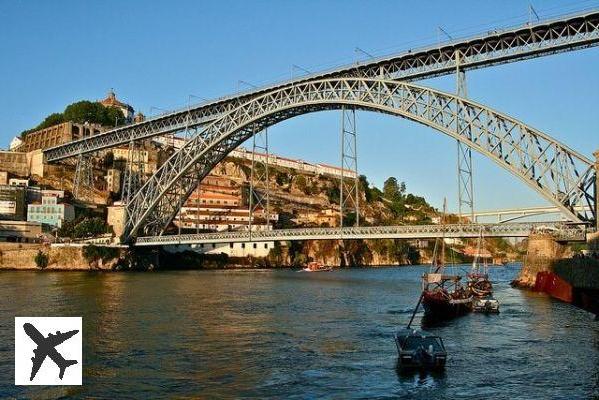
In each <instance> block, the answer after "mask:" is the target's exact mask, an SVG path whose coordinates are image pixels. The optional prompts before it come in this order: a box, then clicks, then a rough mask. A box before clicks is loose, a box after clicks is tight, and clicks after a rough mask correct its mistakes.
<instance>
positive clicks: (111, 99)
mask: <svg viewBox="0 0 599 400" xmlns="http://www.w3.org/2000/svg"><path fill="white" fill-rule="evenodd" d="M99 103H100V104H102V105H103V106H105V107H123V108H132V107H131V106H130V105H129V104H125V103H123V102H120V101H118V100H117V98H116V94H114V92H113V91H112V90H111V91H109V92H108V97H106V98H105V99H104V100H101V101H99Z"/></svg>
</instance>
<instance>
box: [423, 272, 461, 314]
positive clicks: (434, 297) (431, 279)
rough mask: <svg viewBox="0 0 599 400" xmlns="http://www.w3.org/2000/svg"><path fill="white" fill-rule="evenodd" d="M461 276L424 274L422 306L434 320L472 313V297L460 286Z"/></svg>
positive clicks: (425, 312)
mask: <svg viewBox="0 0 599 400" xmlns="http://www.w3.org/2000/svg"><path fill="white" fill-rule="evenodd" d="M460 279H461V277H460V276H457V275H442V274H424V276H423V282H424V288H423V298H422V306H423V307H424V314H425V315H426V316H427V317H428V318H433V319H439V320H440V319H451V318H455V317H459V316H461V315H464V314H467V313H469V312H470V311H472V296H471V295H470V294H469V293H468V291H467V290H466V289H464V288H463V287H462V286H461V284H460V282H459V281H460Z"/></svg>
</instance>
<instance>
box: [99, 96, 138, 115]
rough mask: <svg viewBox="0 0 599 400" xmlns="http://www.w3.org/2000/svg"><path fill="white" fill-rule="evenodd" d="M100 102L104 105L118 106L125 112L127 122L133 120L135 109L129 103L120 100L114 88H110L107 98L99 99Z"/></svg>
mask: <svg viewBox="0 0 599 400" xmlns="http://www.w3.org/2000/svg"><path fill="white" fill-rule="evenodd" d="M98 103H100V104H102V105H103V106H104V107H115V108H118V109H119V110H121V111H122V112H123V115H124V116H125V120H126V122H127V123H130V122H133V118H134V115H135V110H134V109H133V107H131V106H130V105H129V104H125V103H123V102H121V101H119V100H118V99H117V98H116V94H115V93H114V91H113V90H110V91H109V92H108V95H107V96H106V98H105V99H104V100H100V101H98Z"/></svg>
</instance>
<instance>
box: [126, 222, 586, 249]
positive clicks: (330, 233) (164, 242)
mask: <svg viewBox="0 0 599 400" xmlns="http://www.w3.org/2000/svg"><path fill="white" fill-rule="evenodd" d="M533 231H543V232H548V233H551V234H552V235H553V237H554V238H555V239H556V240H557V241H568V242H573V241H584V240H586V229H585V227H584V226H583V225H567V224H563V223H551V222H549V223H512V224H448V225H402V226H362V227H344V228H296V229H276V230H265V231H255V232H249V231H242V232H237V231H236V232H215V233H194V234H182V235H163V236H144V237H138V238H137V239H136V240H135V242H134V243H133V245H134V246H168V245H179V244H185V245H187V244H200V243H208V244H210V243H214V244H216V243H242V242H271V241H287V240H289V241H293V240H342V239H434V238H440V237H445V238H448V239H450V238H451V239H457V238H477V237H479V236H480V235H481V233H482V234H483V235H484V237H487V238H489V237H506V238H507V237H516V238H518V237H520V238H524V237H528V236H529V235H530V234H531V232H533Z"/></svg>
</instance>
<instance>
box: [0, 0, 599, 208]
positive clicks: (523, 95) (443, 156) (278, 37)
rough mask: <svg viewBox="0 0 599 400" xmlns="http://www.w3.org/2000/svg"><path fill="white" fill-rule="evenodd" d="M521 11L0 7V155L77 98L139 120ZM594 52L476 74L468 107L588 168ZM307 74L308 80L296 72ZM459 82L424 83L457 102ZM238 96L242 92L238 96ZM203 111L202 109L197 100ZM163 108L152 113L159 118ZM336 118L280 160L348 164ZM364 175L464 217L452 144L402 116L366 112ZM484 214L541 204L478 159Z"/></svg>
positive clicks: (299, 126) (558, 9)
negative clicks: (487, 110)
mask: <svg viewBox="0 0 599 400" xmlns="http://www.w3.org/2000/svg"><path fill="white" fill-rule="evenodd" d="M528 4H529V3H528V2H524V1H510V0H507V1H483V2H481V1H459V2H458V1H376V0H373V1H354V0H343V1H342V0H338V1H333V0H328V1H325V0H320V1H317V0H302V1H299V0H298V1H274V0H271V1H176V0H172V1H135V0H129V1H117V0H107V1H61V0H55V1H42V0H39V1H35V0H28V1H16V0H0V55H1V58H0V60H1V62H0V144H1V145H2V146H7V145H8V143H9V141H10V139H11V138H12V137H13V136H14V135H16V134H18V133H19V132H21V131H22V130H24V129H27V128H30V127H32V126H34V125H36V124H37V123H39V122H40V121H41V120H42V119H43V118H44V117H45V116H46V115H47V114H49V113H52V112H58V111H62V110H63V109H64V107H65V105H66V104H68V103H71V102H73V101H77V100H80V99H100V98H103V97H104V96H105V94H106V92H107V91H108V90H109V89H110V88H114V90H115V91H116V93H117V96H118V97H119V98H121V99H122V100H124V101H126V102H128V103H130V104H131V105H132V106H133V107H135V109H136V110H139V111H142V112H143V113H144V114H146V115H148V114H152V113H157V112H158V110H157V109H156V108H162V109H172V108H178V107H182V106H185V105H186V102H187V101H188V96H189V95H190V94H193V95H195V96H201V97H205V98H214V97H219V96H222V95H226V94H230V93H232V92H235V91H237V90H238V87H239V84H238V81H239V80H243V81H247V82H251V83H253V84H256V85H259V84H264V83H267V82H270V81H274V80H280V79H285V78H289V77H290V75H291V71H292V67H291V66H292V65H293V64H297V65H300V66H301V67H303V68H306V69H309V70H318V69H322V68H326V67H329V66H332V65H337V64H342V63H349V62H353V61H355V60H356V57H357V53H356V52H355V48H356V47H360V48H362V49H364V50H366V51H367V52H370V53H372V54H375V55H380V54H386V53H391V52H394V51H399V50H403V49H407V48H410V47H417V46H422V45H425V44H431V43H435V42H436V40H437V37H438V34H437V32H438V30H437V27H439V26H441V27H443V29H444V30H445V31H447V32H448V33H449V34H451V35H453V36H464V35H468V34H473V33H476V32H479V31H484V30H488V29H490V28H492V27H501V26H509V25H513V24H516V23H519V22H524V21H525V20H526V19H527V14H528ZM532 4H533V6H534V7H535V9H536V11H537V12H538V14H539V15H540V16H541V17H544V16H550V15H555V14H561V13H565V12H571V11H576V10H580V9H588V8H593V7H597V8H599V0H587V1H585V0H578V1H538V0H537V1H533V2H532ZM598 67H599V48H592V49H587V50H582V51H578V52H573V53H566V54H562V55H557V56H551V57H544V58H539V59H535V60H530V61H526V62H520V63H515V64H508V65H503V66H497V67H492V68H487V69H483V70H478V71H473V72H469V73H468V74H467V84H468V92H469V97H470V98H472V99H474V100H476V101H478V102H481V103H483V104H487V105H489V106H491V107H493V108H495V109H498V110H500V111H503V112H505V113H507V114H509V115H512V116H515V117H517V118H519V119H520V120H522V121H524V122H526V123H528V124H529V125H532V126H534V127H536V128H538V129H540V130H542V131H544V132H546V133H548V134H550V135H552V136H554V137H555V138H557V139H559V140H561V141H563V142H565V143H566V144H568V145H569V146H570V147H572V148H574V149H576V150H579V151H581V152H582V153H583V154H585V155H586V156H588V157H591V156H592V152H593V151H594V150H596V149H599V140H597V137H598V134H599V132H598V131H599V125H598V124H597V113H598V111H597V110H598V109H597V105H598V104H599V90H597V89H598V88H599V75H598V73H597V71H599V68H598ZM295 72H296V73H299V71H297V70H296V71H295ZM454 79H455V78H454V77H453V76H448V77H443V78H437V79H434V80H428V81H423V82H420V84H425V85H429V86H433V87H436V88H439V89H442V90H446V91H453V90H454V87H455V83H454ZM242 88H246V87H244V86H242ZM195 100H196V101H197V99H195ZM152 107H156V108H152ZM339 120H340V119H339V113H338V112H328V113H319V114H312V115H306V116H301V117H298V118H295V119H292V120H289V121H286V122H284V123H282V124H280V125H277V126H275V127H273V128H271V129H270V131H269V133H270V142H271V151H272V152H276V153H279V154H282V155H286V156H291V157H297V158H302V159H305V160H310V161H318V162H328V163H333V164H335V163H336V164H338V163H339V145H338V143H339ZM358 129H359V132H358V135H359V140H358V147H359V149H358V151H359V167H360V172H361V173H364V174H365V175H367V176H368V177H369V179H370V180H371V181H372V182H374V183H375V184H377V185H378V186H379V187H380V186H382V183H383V181H384V180H385V179H386V178H387V177H388V176H396V177H397V178H398V179H399V180H403V181H405V182H406V184H407V187H408V190H409V191H412V192H414V193H417V194H420V195H423V196H425V197H426V198H427V199H429V200H430V201H431V202H432V204H433V205H435V206H437V207H440V206H441V204H442V199H443V197H447V198H448V204H449V207H450V209H455V208H456V207H457V206H456V204H457V199H456V198H457V177H456V174H455V169H456V167H455V164H456V153H457V152H456V145H455V143H454V142H453V141H452V140H450V139H449V138H448V137H445V136H443V135H441V134H439V133H437V132H435V131H433V130H431V129H429V128H426V127H422V126H419V125H417V124H415V123H411V122H408V121H405V120H401V119H399V118H394V117H390V116H383V115H379V114H371V113H366V112H360V113H359V114H358ZM474 163H475V165H474V169H475V172H474V182H475V202H476V204H477V206H476V208H477V209H481V210H483V209H495V208H505V207H516V206H528V205H530V206H532V205H544V204H546V203H545V202H544V201H543V200H542V199H541V198H540V197H539V196H538V195H537V194H536V193H535V192H533V191H532V190H530V189H528V188H527V187H526V186H525V185H524V184H523V183H521V182H520V181H517V180H516V179H515V178H513V177H512V176H511V175H509V173H507V172H505V171H503V170H501V169H500V168H499V167H497V166H496V165H495V164H493V163H492V162H490V161H488V160H486V159H484V158H483V157H482V156H479V155H474Z"/></svg>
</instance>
